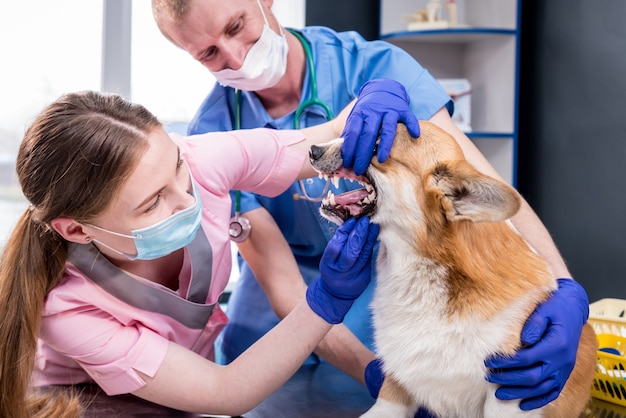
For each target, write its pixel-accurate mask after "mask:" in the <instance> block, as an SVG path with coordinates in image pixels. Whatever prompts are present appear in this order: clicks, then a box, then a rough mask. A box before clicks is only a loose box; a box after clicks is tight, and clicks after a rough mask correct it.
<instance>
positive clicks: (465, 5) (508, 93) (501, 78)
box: [380, 0, 521, 185]
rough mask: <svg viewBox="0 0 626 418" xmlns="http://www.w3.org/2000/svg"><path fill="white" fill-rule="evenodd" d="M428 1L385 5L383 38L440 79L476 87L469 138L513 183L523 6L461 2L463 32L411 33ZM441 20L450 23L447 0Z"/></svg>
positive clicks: (515, 0)
mask: <svg viewBox="0 0 626 418" xmlns="http://www.w3.org/2000/svg"><path fill="white" fill-rule="evenodd" d="M427 2H428V0H381V1H380V8H381V10H380V11H381V22H380V38H381V39H383V40H385V41H387V42H390V43H392V44H395V45H397V46H399V47H401V48H403V49H404V50H406V51H407V52H409V53H410V54H411V55H412V56H413V57H415V59H416V60H417V61H418V62H419V63H420V64H422V65H423V66H424V67H425V68H426V69H428V71H429V72H430V73H431V74H433V76H434V77H435V78H438V79H444V78H463V79H467V80H469V82H470V84H471V88H472V91H471V115H472V119H471V126H472V131H471V132H467V134H468V136H469V137H470V138H471V139H472V140H473V141H474V143H475V144H476V145H477V146H478V148H479V149H480V150H481V151H482V152H483V153H484V154H485V156H486V157H487V158H489V160H490V162H491V163H492V164H493V166H494V167H495V168H496V169H497V170H498V172H499V173H500V174H501V175H502V176H503V177H504V179H505V180H507V181H508V182H509V183H511V184H513V185H515V184H516V181H517V178H516V173H517V140H518V134H517V107H518V86H519V39H520V27H519V15H520V4H521V0H456V4H457V20H458V23H459V26H457V27H451V28H448V29H427V30H418V31H409V30H407V25H408V21H407V20H406V17H405V16H406V15H407V14H411V13H414V12H415V10H418V9H425V8H426V3H427ZM440 3H441V8H442V18H443V19H447V14H446V10H445V7H444V5H445V0H441V2H440Z"/></svg>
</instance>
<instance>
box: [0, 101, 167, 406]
mask: <svg viewBox="0 0 626 418" xmlns="http://www.w3.org/2000/svg"><path fill="white" fill-rule="evenodd" d="M160 127H161V124H160V123H159V121H158V120H157V118H156V117H155V116H154V115H153V114H152V113H150V112H149V111H148V110H147V109H145V108H144V107H143V106H140V105H136V104H132V103H130V102H128V101H126V100H124V99H123V98H122V97H120V96H118V95H107V94H102V93H97V92H89V91H86V92H79V93H68V94H66V95H63V96H61V97H60V98H59V99H57V100H56V101H54V102H53V103H51V104H50V105H48V106H47V107H46V108H45V109H44V110H43V111H42V113H41V114H40V115H39V116H38V117H37V118H36V119H35V121H34V122H33V123H32V124H31V126H30V127H29V128H28V129H27V130H26V133H25V135H24V139H23V140H22V143H21V144H20V148H19V151H18V155H17V162H16V169H17V174H18V179H19V182H20V186H21V188H22V192H23V194H24V196H25V197H26V199H27V200H28V201H29V202H30V203H31V207H30V208H29V209H28V210H26V211H25V212H24V214H23V215H22V216H21V218H20V219H19V221H18V223H17V225H16V227H15V229H14V231H13V233H12V234H11V236H10V237H9V240H8V242H7V245H6V247H5V249H4V252H3V254H2V258H1V259H0V418H33V417H37V418H51V417H55V418H70V417H78V416H79V415H80V409H81V408H80V401H79V398H78V396H76V394H74V393H73V392H70V393H63V392H61V393H59V394H56V395H55V394H51V393H48V394H36V393H34V392H31V391H29V385H30V382H31V378H32V377H31V375H32V372H33V369H34V367H35V355H36V352H37V338H38V334H39V327H40V325H41V314H42V310H43V307H44V301H45V298H46V295H47V294H48V292H49V291H50V290H52V289H53V288H54V287H55V286H56V285H57V284H58V283H59V280H60V279H61V277H62V274H63V270H64V268H65V262H66V259H67V248H68V247H67V242H66V241H65V240H64V239H63V238H62V237H61V236H60V235H59V234H58V233H57V232H55V231H54V230H53V229H52V228H51V226H50V224H51V222H52V221H53V220H54V219H56V218H59V217H67V218H72V219H76V220H78V221H82V222H84V221H89V220H91V219H93V218H94V217H96V216H98V215H99V214H100V213H102V212H103V211H104V210H105V209H106V208H107V207H108V205H109V204H110V202H111V201H112V200H113V199H114V196H115V194H116V193H117V192H118V191H119V189H120V187H121V185H122V184H123V182H124V181H125V179H126V178H127V177H128V175H129V174H130V172H131V170H132V169H133V168H134V166H135V165H136V163H137V161H138V160H139V157H140V156H141V155H143V153H144V152H145V150H146V149H147V147H148V143H147V141H146V139H147V137H148V135H149V133H150V132H152V131H153V130H154V129H156V128H160Z"/></svg>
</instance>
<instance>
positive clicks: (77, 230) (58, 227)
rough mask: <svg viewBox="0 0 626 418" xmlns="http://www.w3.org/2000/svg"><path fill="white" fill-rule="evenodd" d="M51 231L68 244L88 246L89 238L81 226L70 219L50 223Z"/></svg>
mask: <svg viewBox="0 0 626 418" xmlns="http://www.w3.org/2000/svg"><path fill="white" fill-rule="evenodd" d="M50 225H51V226H52V229H54V230H55V231H56V232H58V233H59V235H61V236H62V237H63V238H65V239H66V240H67V241H70V242H76V243H78V244H88V243H90V242H91V237H90V236H89V235H88V234H87V233H86V232H85V231H84V230H83V224H81V223H79V222H76V221H75V220H74V219H70V218H55V219H53V220H52V222H50Z"/></svg>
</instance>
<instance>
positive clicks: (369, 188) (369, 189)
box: [365, 183, 375, 193]
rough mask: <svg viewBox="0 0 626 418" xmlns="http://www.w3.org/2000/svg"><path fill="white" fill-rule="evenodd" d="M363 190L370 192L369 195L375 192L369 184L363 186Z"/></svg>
mask: <svg viewBox="0 0 626 418" xmlns="http://www.w3.org/2000/svg"><path fill="white" fill-rule="evenodd" d="M365 190H367V191H368V192H370V193H371V192H374V191H375V190H374V186H372V185H371V184H369V183H368V184H366V185H365Z"/></svg>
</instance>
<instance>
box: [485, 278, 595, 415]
mask: <svg viewBox="0 0 626 418" xmlns="http://www.w3.org/2000/svg"><path fill="white" fill-rule="evenodd" d="M588 318H589V299H588V298H587V293H586V292H585V289H583V287H582V286H581V285H580V284H578V283H577V282H576V281H574V280H572V279H558V289H557V290H556V291H555V292H554V294H553V295H552V296H551V297H550V299H548V300H547V301H545V302H544V303H543V304H541V305H540V306H538V307H537V309H536V310H535V312H533V314H532V315H531V316H530V318H528V320H527V321H526V325H525V326H524V328H523V329H522V335H521V340H522V344H523V348H521V349H519V350H518V351H517V353H516V354H515V355H514V356H513V357H504V356H495V357H492V358H490V359H488V360H487V361H485V365H486V366H487V367H488V368H490V369H491V370H490V372H489V374H488V376H487V380H488V381H490V382H492V383H495V384H498V385H502V387H500V388H499V389H498V390H497V391H496V397H497V398H498V399H501V400H513V399H522V401H521V402H520V409H522V410H524V411H528V410H531V409H536V408H540V407H542V406H544V405H546V404H547V403H549V402H551V401H553V400H554V399H556V398H557V397H558V396H559V394H560V393H561V390H562V389H563V386H564V385H565V382H566V381H567V379H568V377H569V375H570V373H571V372H572V369H573V368H574V364H575V363H576V351H577V350H578V342H579V340H580V335H581V333H582V328H583V325H584V324H585V323H586V322H587V319H588Z"/></svg>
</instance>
